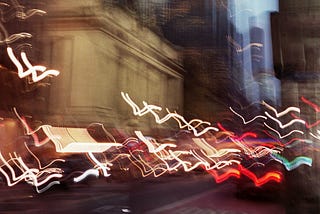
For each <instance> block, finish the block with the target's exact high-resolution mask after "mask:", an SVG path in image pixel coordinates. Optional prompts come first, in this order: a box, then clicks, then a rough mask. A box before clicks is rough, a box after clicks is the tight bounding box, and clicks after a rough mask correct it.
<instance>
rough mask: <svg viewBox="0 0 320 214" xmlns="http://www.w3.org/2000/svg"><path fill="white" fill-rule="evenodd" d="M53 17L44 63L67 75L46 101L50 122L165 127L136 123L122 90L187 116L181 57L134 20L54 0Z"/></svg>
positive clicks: (47, 22)
mask: <svg viewBox="0 0 320 214" xmlns="http://www.w3.org/2000/svg"><path fill="white" fill-rule="evenodd" d="M45 10H46V11H47V13H48V15H47V16H46V17H45V19H44V21H43V22H42V23H41V28H40V29H41V32H37V33H38V34H41V37H40V38H41V39H40V40H39V43H41V46H42V48H43V55H44V61H46V62H47V63H49V64H50V65H51V66H52V67H54V68H55V69H58V70H60V71H61V74H60V75H59V76H58V77H56V78H52V80H51V83H50V90H49V91H48V92H47V95H46V97H48V102H47V112H46V115H45V118H46V119H45V120H46V121H47V122H48V123H50V124H53V125H66V126H86V125H88V124H90V123H93V122H99V123H103V124H105V125H106V126H112V127H121V128H125V127H134V129H136V128H139V129H140V130H151V129H154V128H159V126H157V125H156V124H155V122H154V120H150V117H148V116H145V117H142V118H136V117H134V116H133V114H132V109H131V108H130V106H129V105H128V104H126V103H125V101H124V100H123V99H122V98H121V94H120V93H121V91H123V92H127V93H129V95H130V97H131V98H132V99H133V100H134V101H135V102H136V103H137V104H138V105H139V106H141V107H142V101H143V100H144V101H146V102H148V103H149V104H154V105H159V106H161V107H164V108H169V109H170V110H171V111H174V110H176V111H177V112H179V113H183V73H184V70H183V69H182V66H181V60H180V53H179V51H177V50H176V49H175V48H173V46H172V45H171V44H170V43H168V42H166V41H165V40H164V39H163V38H161V37H159V36H158V35H156V34H155V33H153V32H152V31H151V30H149V29H148V28H146V27H144V26H142V25H141V24H140V23H139V21H138V20H137V19H135V18H134V16H132V15H130V14H128V13H126V11H125V10H123V9H121V8H119V7H115V6H110V5H104V4H103V1H80V2H79V1H58V0H56V1H47V5H46V8H45ZM160 128H164V127H160Z"/></svg>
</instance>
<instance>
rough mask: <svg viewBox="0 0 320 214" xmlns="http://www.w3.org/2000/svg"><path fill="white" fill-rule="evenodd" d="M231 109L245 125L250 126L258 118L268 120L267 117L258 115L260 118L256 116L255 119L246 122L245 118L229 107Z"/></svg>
mask: <svg viewBox="0 0 320 214" xmlns="http://www.w3.org/2000/svg"><path fill="white" fill-rule="evenodd" d="M229 109H230V110H231V111H232V112H233V113H234V114H235V115H237V116H238V117H240V118H241V119H242V121H243V123H244V124H248V123H251V122H253V121H254V120H256V119H258V118H262V119H265V120H266V119H267V117H266V116H262V115H258V116H255V117H254V118H252V119H251V120H247V121H246V120H245V119H244V117H242V116H241V115H240V114H239V113H237V112H236V111H235V110H233V109H232V108H231V107H229Z"/></svg>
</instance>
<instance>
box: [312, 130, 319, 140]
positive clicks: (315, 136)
mask: <svg viewBox="0 0 320 214" xmlns="http://www.w3.org/2000/svg"><path fill="white" fill-rule="evenodd" d="M317 133H318V134H317V135H315V134H313V133H310V135H311V136H312V137H314V138H316V139H317V140H320V130H317Z"/></svg>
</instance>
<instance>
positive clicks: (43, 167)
mask: <svg viewBox="0 0 320 214" xmlns="http://www.w3.org/2000/svg"><path fill="white" fill-rule="evenodd" d="M24 146H25V147H26V149H27V150H28V152H29V153H30V154H31V155H32V157H34V159H35V160H36V161H37V163H38V167H39V169H45V168H47V167H49V166H50V165H52V164H53V163H55V162H58V161H60V162H66V161H65V160H64V159H54V160H52V161H50V163H48V164H47V165H46V166H41V162H40V160H39V158H38V157H37V156H36V155H35V154H34V153H33V152H32V151H31V150H30V149H29V147H28V146H27V144H26V142H24Z"/></svg>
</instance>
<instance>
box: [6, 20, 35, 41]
mask: <svg viewBox="0 0 320 214" xmlns="http://www.w3.org/2000/svg"><path fill="white" fill-rule="evenodd" d="M0 25H1V24H0ZM0 27H1V26H0ZM31 37H32V35H31V34H30V33H25V32H23V33H16V34H12V35H10V36H8V37H6V38H5V39H4V40H1V41H0V45H3V44H11V43H14V42H16V41H17V40H19V39H24V38H31Z"/></svg>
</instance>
